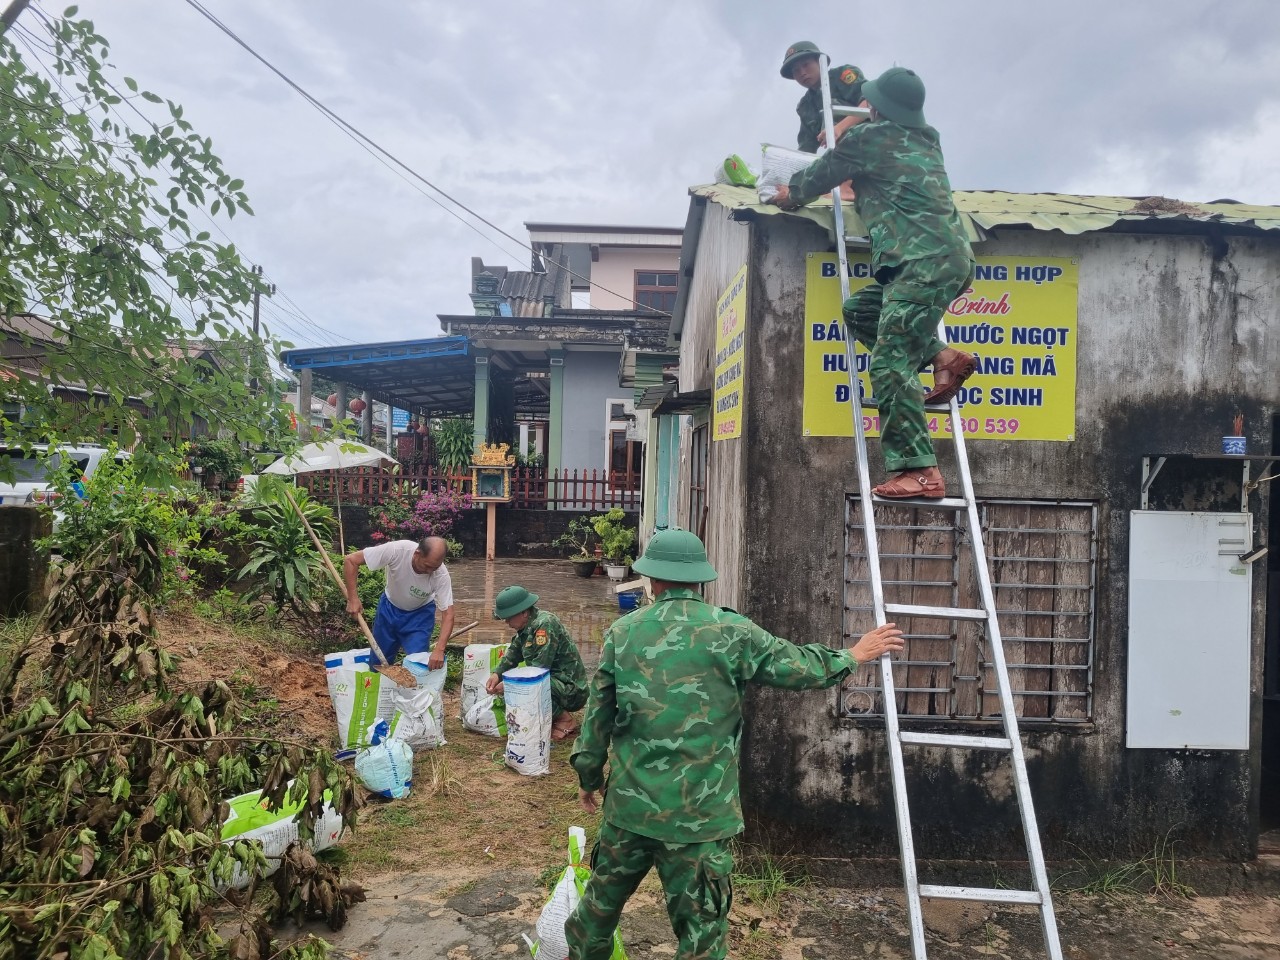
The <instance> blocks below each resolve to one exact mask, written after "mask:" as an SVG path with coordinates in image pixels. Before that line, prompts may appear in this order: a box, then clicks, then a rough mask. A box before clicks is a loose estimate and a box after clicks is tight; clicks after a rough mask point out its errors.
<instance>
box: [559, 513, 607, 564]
mask: <svg viewBox="0 0 1280 960" xmlns="http://www.w3.org/2000/svg"><path fill="white" fill-rule="evenodd" d="M591 521H592V518H591V517H574V518H573V519H572V520H570V521H569V526H568V527H567V528H566V529H565V532H564V533H562V534H560V536H558V537H556V538H555V539H554V540H552V541H551V545H552V546H553V547H564V548H565V549H566V550H568V551H569V552H570V554H571V556H570V559H571V560H590V559H591V558H592V554H591V550H592V547H593V545H594V543H595V538H596V530H595V527H594V526H593V525H592V522H591Z"/></svg>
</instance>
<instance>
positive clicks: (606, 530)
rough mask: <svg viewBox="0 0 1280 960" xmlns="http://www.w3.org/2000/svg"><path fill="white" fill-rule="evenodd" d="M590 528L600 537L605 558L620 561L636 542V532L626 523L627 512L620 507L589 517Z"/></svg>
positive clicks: (623, 559) (625, 557) (624, 558)
mask: <svg viewBox="0 0 1280 960" xmlns="http://www.w3.org/2000/svg"><path fill="white" fill-rule="evenodd" d="M591 528H592V529H593V530H595V532H596V536H598V537H599V538H600V548H601V549H602V550H603V551H604V556H605V559H606V560H612V561H614V562H615V563H622V562H623V561H625V560H626V559H627V555H628V554H629V553H630V551H631V548H632V547H634V546H635V544H636V532H635V530H633V529H632V528H631V527H630V526H628V525H627V514H626V511H624V510H623V509H622V508H621V507H614V508H613V509H612V510H610V511H609V512H608V513H598V514H596V515H595V516H594V517H592V518H591Z"/></svg>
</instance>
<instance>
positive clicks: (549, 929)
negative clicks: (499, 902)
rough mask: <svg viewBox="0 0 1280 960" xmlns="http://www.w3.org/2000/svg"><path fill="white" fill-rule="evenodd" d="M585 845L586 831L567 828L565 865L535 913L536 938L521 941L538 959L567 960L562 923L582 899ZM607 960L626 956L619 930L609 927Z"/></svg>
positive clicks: (588, 874) (622, 959) (584, 878)
mask: <svg viewBox="0 0 1280 960" xmlns="http://www.w3.org/2000/svg"><path fill="white" fill-rule="evenodd" d="M586 848H587V833H586V831H585V830H583V829H582V828H581V827H570V828H569V865H568V866H567V867H565V869H564V872H563V873H562V874H560V879H559V880H558V881H556V886H555V889H554V890H552V891H551V898H550V899H549V900H547V903H546V906H544V907H543V908H542V913H540V914H539V915H538V922H537V925H536V926H535V928H534V929H535V931H536V932H537V939H535V940H530V939H529V938H528V937H527V936H526V937H525V938H524V941H525V943H527V944H528V945H529V952H530V953H531V954H532V955H533V956H534V957H536V958H538V960H568V957H569V944H568V941H567V939H566V937H565V933H564V923H565V921H566V920H568V919H569V914H571V913H573V911H574V908H575V907H577V906H578V901H580V900H581V899H582V890H583V887H585V886H586V882H587V878H588V877H590V876H591V872H590V871H589V870H588V869H587V868H586V867H585V866H583V863H582V859H583V856H584V855H585V852H586ZM609 960H627V953H626V951H625V950H623V948H622V934H621V933H620V932H619V931H618V930H616V929H615V930H614V931H613V952H612V953H610V954H609Z"/></svg>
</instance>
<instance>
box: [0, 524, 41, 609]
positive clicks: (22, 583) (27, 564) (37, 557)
mask: <svg viewBox="0 0 1280 960" xmlns="http://www.w3.org/2000/svg"><path fill="white" fill-rule="evenodd" d="M48 535H49V516H48V514H47V513H45V512H44V511H43V510H39V509H37V508H36V507H3V508H0V617H17V616H21V615H22V614H24V613H34V612H36V611H37V610H39V609H40V605H41V604H42V603H43V602H44V585H45V580H46V579H47V577H48V575H49V558H48V556H46V555H45V554H42V553H40V552H38V551H37V550H36V548H35V542H36V541H37V540H39V539H40V538H41V537H47V536H48Z"/></svg>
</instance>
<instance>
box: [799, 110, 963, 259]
mask: <svg viewBox="0 0 1280 960" xmlns="http://www.w3.org/2000/svg"><path fill="white" fill-rule="evenodd" d="M850 179H851V180H853V189H854V191H855V192H856V194H857V197H856V199H855V200H854V206H855V207H856V208H857V211H858V216H859V217H861V218H862V222H863V223H864V224H866V227H867V230H868V231H869V232H870V234H871V269H872V271H873V272H878V271H879V270H880V269H881V268H884V267H897V266H900V265H901V264H903V263H905V262H906V261H908V260H920V259H923V258H925V257H945V256H950V255H952V254H963V255H964V256H967V257H970V258H972V257H973V251H972V250H971V249H970V248H969V240H968V238H967V237H966V236H965V230H964V225H963V224H962V223H961V221H960V214H959V213H957V212H956V204H955V200H954V199H953V198H952V196H951V182H950V181H949V180H948V179H947V171H946V168H945V167H943V164H942V147H941V145H940V144H939V142H938V131H937V130H935V129H933V127H918V128H917V127H904V126H903V125H902V124H900V123H894V122H893V121H892V120H883V119H882V120H875V121H866V122H864V123H860V124H858V125H857V126H855V127H854V128H853V129H852V130H850V131H849V132H848V133H846V134H845V135H844V136H843V137H841V138H840V142H839V143H838V144H836V148H835V149H834V150H829V151H827V152H826V153H824V154H823V155H822V156H820V157H819V158H818V159H817V160H815V161H814V162H813V163H811V164H809V166H808V167H807V168H806V169H804V170H801V171H800V172H799V173H797V174H795V175H794V176H793V177H792V178H791V183H790V184H789V187H790V189H791V200H792V201H793V202H795V203H801V204H803V203H808V202H809V201H811V200H814V199H816V198H817V197H820V196H822V194H824V193H827V192H829V191H830V190H831V189H832V188H833V187H835V186H836V185H837V184H840V183H843V182H844V181H846V180H850Z"/></svg>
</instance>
